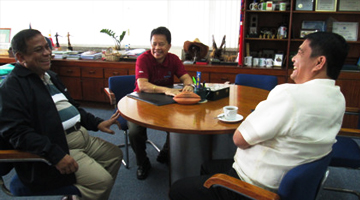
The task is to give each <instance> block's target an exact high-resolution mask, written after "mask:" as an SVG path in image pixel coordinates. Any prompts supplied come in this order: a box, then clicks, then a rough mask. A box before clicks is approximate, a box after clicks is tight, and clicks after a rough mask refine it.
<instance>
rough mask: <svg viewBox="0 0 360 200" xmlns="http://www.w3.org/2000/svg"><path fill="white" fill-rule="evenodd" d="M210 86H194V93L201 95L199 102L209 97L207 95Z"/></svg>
mask: <svg viewBox="0 0 360 200" xmlns="http://www.w3.org/2000/svg"><path fill="white" fill-rule="evenodd" d="M210 91H211V90H210V88H207V87H200V88H194V93H196V94H197V95H199V96H200V98H201V100H200V102H199V103H201V102H204V101H205V100H206V98H207V96H208V95H209V94H210Z"/></svg>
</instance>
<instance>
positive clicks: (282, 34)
mask: <svg viewBox="0 0 360 200" xmlns="http://www.w3.org/2000/svg"><path fill="white" fill-rule="evenodd" d="M276 37H277V39H286V38H287V27H286V26H285V25H281V26H280V27H279V28H278V32H277V35H276Z"/></svg>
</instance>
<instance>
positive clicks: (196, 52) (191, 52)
mask: <svg viewBox="0 0 360 200" xmlns="http://www.w3.org/2000/svg"><path fill="white" fill-rule="evenodd" d="M183 48H184V52H185V60H192V61H194V62H195V61H198V60H201V59H205V58H206V56H207V54H208V52H209V47H208V46H206V45H205V44H203V43H201V42H200V40H199V39H198V38H196V39H195V40H194V41H192V42H190V41H185V42H184V46H183Z"/></svg>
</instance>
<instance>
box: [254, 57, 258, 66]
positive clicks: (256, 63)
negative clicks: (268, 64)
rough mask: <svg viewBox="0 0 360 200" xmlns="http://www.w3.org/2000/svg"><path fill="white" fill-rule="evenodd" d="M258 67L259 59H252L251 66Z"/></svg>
mask: <svg viewBox="0 0 360 200" xmlns="http://www.w3.org/2000/svg"><path fill="white" fill-rule="evenodd" d="M258 65H259V58H253V66H254V67H256V66H258Z"/></svg>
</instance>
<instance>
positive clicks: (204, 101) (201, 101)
mask: <svg viewBox="0 0 360 200" xmlns="http://www.w3.org/2000/svg"><path fill="white" fill-rule="evenodd" d="M206 102H208V100H207V99H204V100H200V101H199V102H198V103H206Z"/></svg>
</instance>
